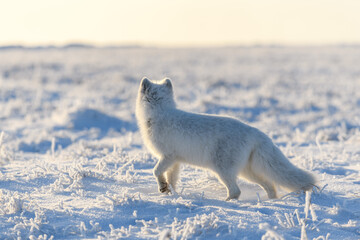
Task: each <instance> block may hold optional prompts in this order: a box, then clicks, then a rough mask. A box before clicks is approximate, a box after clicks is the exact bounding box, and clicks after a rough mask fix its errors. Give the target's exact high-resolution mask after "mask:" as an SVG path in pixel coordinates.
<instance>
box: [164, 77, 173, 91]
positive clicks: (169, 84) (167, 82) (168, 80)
mask: <svg viewBox="0 0 360 240" xmlns="http://www.w3.org/2000/svg"><path fill="white" fill-rule="evenodd" d="M165 86H167V87H168V88H169V89H172V84H171V80H170V79H168V78H165Z"/></svg>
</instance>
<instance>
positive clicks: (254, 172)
mask: <svg viewBox="0 0 360 240" xmlns="http://www.w3.org/2000/svg"><path fill="white" fill-rule="evenodd" d="M136 118H137V122H138V125H139V128H140V132H141V135H142V138H143V140H144V143H145V145H146V147H147V148H148V149H149V150H150V152H151V153H152V154H154V155H155V156H156V157H158V158H159V161H158V163H157V165H156V166H155V168H154V175H155V177H156V179H157V182H158V185H159V191H160V192H166V193H168V192H170V188H169V184H171V185H172V187H173V188H174V189H175V187H176V182H177V179H178V175H179V164H180V163H188V164H193V165H197V166H200V167H204V168H208V169H211V170H212V171H214V172H215V173H216V174H217V176H218V178H219V180H220V181H221V182H222V183H223V184H224V185H225V186H226V188H227V198H226V200H229V199H237V198H238V197H239V196H240V193H241V192H240V189H239V187H238V185H237V183H236V179H237V176H238V175H239V176H241V177H243V178H245V179H248V180H249V181H252V182H255V183H257V184H259V185H260V186H261V187H262V188H263V189H264V190H265V191H266V192H267V195H268V197H269V198H276V197H277V194H276V188H275V186H282V187H284V188H286V189H288V190H291V191H297V190H309V189H311V188H312V187H313V186H314V184H315V179H314V177H313V176H312V175H311V174H310V173H308V172H305V171H304V170H301V169H299V168H297V167H296V166H294V165H293V164H291V163H290V161H289V160H288V159H287V158H286V157H285V156H284V155H283V153H282V152H281V151H280V150H279V148H277V147H276V146H275V145H274V144H273V142H272V141H271V139H270V138H269V137H267V136H266V135H265V134H264V133H262V132H261V131H260V130H258V129H256V128H254V127H251V126H248V125H246V124H244V123H242V122H240V121H239V120H237V119H234V118H231V117H225V116H216V115H208V114H195V113H190V112H185V111H182V110H179V109H177V108H176V105H175V101H174V94H173V89H172V84H171V81H170V80H169V79H164V80H162V81H158V82H151V81H150V80H148V79H147V78H143V79H142V81H141V84H140V88H139V93H138V98H137V103H136Z"/></svg>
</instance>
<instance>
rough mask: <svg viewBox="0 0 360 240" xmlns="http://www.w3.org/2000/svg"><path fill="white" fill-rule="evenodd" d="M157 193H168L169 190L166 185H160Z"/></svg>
mask: <svg viewBox="0 0 360 240" xmlns="http://www.w3.org/2000/svg"><path fill="white" fill-rule="evenodd" d="M159 192H161V193H170V192H171V191H170V189H169V188H168V184H167V183H161V186H160V187H159Z"/></svg>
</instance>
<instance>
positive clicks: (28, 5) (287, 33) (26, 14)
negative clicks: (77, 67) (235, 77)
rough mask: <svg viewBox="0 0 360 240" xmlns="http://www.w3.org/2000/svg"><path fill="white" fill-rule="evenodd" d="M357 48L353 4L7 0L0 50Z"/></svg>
mask: <svg viewBox="0 0 360 240" xmlns="http://www.w3.org/2000/svg"><path fill="white" fill-rule="evenodd" d="M70 42H83V43H89V44H98V45H107V44H112V45H121V44H140V45H156V46H212V45H214V46H222V45H246V44H339V43H350V44H352V43H360V1H359V0H298V1H295V0H216V1H215V0H9V1H7V0H6V1H2V2H1V5H0V45H10V44H24V45H44V44H56V45H62V44H67V43H70Z"/></svg>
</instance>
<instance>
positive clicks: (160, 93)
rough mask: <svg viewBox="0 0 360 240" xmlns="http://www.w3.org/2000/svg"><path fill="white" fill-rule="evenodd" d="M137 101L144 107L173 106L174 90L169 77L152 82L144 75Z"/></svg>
mask: <svg viewBox="0 0 360 240" xmlns="http://www.w3.org/2000/svg"><path fill="white" fill-rule="evenodd" d="M138 101H139V103H140V104H141V105H142V106H144V107H151V108H166V107H175V101H174V92H173V87H172V84H171V81H170V79H168V78H165V79H163V80H161V81H157V82H153V81H150V80H149V79H148V78H146V77H144V78H143V79H142V80H141V83H140V88H139V93H138Z"/></svg>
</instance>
